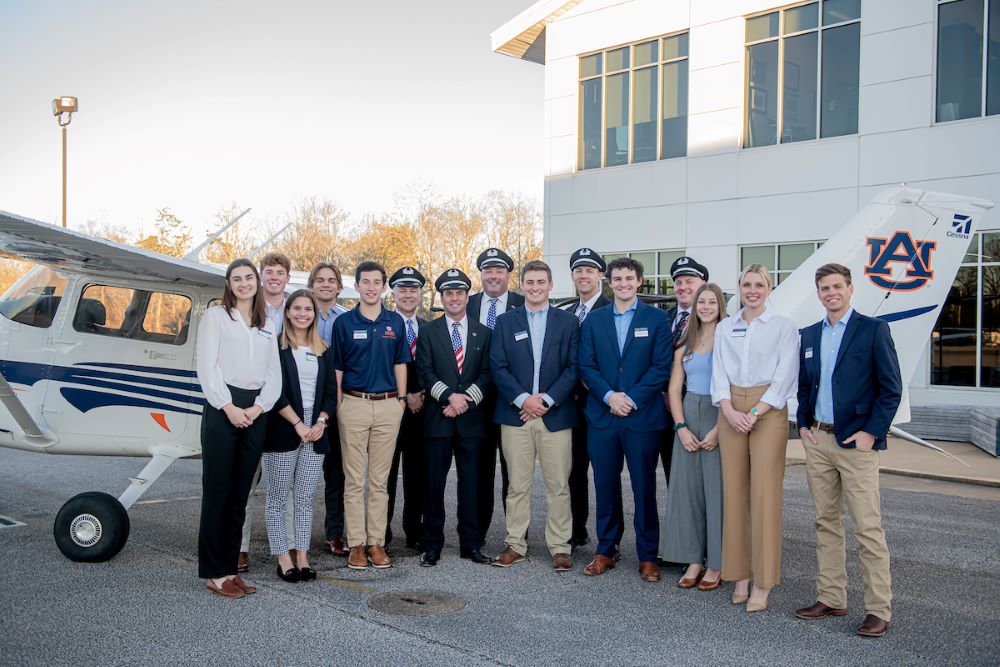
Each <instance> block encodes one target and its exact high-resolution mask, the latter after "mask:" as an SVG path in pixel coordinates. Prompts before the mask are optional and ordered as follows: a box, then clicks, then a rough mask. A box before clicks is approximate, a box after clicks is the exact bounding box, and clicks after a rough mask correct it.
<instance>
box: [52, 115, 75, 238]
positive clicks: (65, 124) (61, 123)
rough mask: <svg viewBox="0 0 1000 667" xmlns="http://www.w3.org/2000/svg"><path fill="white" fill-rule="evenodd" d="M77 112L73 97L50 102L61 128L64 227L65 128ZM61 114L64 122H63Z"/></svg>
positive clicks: (63, 217)
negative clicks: (64, 119) (64, 118)
mask: <svg viewBox="0 0 1000 667" xmlns="http://www.w3.org/2000/svg"><path fill="white" fill-rule="evenodd" d="M75 111H77V101H76V98H75V97H57V98H56V99H54V100H52V115H53V116H55V117H56V122H58V123H59V127H61V128H62V226H63V227H65V226H66V126H67V125H69V124H70V122H71V121H72V120H73V112H75ZM63 114H65V116H66V122H63Z"/></svg>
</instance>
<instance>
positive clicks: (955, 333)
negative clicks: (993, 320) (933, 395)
mask: <svg viewBox="0 0 1000 667" xmlns="http://www.w3.org/2000/svg"><path fill="white" fill-rule="evenodd" d="M978 291H979V286H978V281H977V279H976V267H974V266H963V267H962V268H961V269H959V270H958V275H956V276H955V282H954V283H953V284H952V287H951V290H950V291H949V292H948V298H947V300H946V301H945V303H944V307H943V308H942V309H941V315H940V316H939V317H938V321H937V324H936V325H935V326H934V331H933V333H932V334H931V382H932V383H933V384H946V385H951V386H957V387H974V386H975V385H976V340H977V338H978V333H979V329H978V327H977V322H976V298H977V295H978Z"/></svg>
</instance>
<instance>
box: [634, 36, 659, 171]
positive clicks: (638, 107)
mask: <svg viewBox="0 0 1000 667" xmlns="http://www.w3.org/2000/svg"><path fill="white" fill-rule="evenodd" d="M653 44H654V45H655V44H656V42H653ZM656 102H657V90H656V68H655V67H647V68H646V69H640V70H636V72H635V100H634V101H633V103H632V113H633V115H634V117H635V121H634V125H633V128H634V129H633V132H634V139H633V146H632V161H633V162H648V161H650V160H655V159H656Z"/></svg>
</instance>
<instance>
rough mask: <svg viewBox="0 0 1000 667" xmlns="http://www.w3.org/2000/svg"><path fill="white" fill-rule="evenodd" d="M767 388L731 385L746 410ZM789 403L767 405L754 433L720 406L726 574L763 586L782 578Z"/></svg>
mask: <svg viewBox="0 0 1000 667" xmlns="http://www.w3.org/2000/svg"><path fill="white" fill-rule="evenodd" d="M766 390H767V385H764V386H761V387H750V388H743V387H736V386H733V387H730V390H729V391H730V396H731V401H732V404H733V407H734V408H735V409H736V410H738V411H740V412H748V411H749V410H750V408H752V407H753V406H755V405H756V404H757V403H758V401H760V397H761V396H763V395H764V392H765V391H766ZM787 445H788V408H782V409H781V410H775V409H773V408H772V409H771V410H768V411H767V413H765V414H764V415H763V416H761V418H760V419H758V420H757V423H756V424H754V427H753V429H752V430H751V431H750V433H739V432H737V431H735V430H734V429H733V427H732V426H730V425H729V421H728V420H727V419H726V417H725V416H724V415H723V414H722V410H719V448H720V451H721V457H722V489H723V491H722V508H723V509H722V578H723V579H725V580H726V581H738V580H740V579H753V581H754V583H755V584H757V585H758V586H760V587H761V588H773V587H774V586H776V585H777V584H778V582H779V581H780V580H781V504H782V499H783V496H784V489H783V488H782V482H783V480H784V477H785V447H786V446H787Z"/></svg>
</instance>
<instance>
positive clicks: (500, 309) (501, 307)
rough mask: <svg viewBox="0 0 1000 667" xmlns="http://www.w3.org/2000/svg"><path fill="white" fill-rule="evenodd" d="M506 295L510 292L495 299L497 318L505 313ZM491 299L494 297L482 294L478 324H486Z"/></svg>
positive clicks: (463, 340)
mask: <svg viewBox="0 0 1000 667" xmlns="http://www.w3.org/2000/svg"><path fill="white" fill-rule="evenodd" d="M508 294H510V292H504V293H503V294H501V295H500V296H498V297H496V300H497V317H500V316H501V315H503V314H504V313H506V312H507V295H508ZM493 298H494V297H492V296H490V295H489V294H487V293H486V292H483V300H482V303H480V304H479V323H480V324H486V322H487V321H488V320H489V317H488V315H489V313H490V300H491V299H493ZM449 326H450V325H449ZM448 333H451V330H450V329H449V330H448ZM462 342H463V343H464V342H465V339H464V338H463V339H462Z"/></svg>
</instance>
